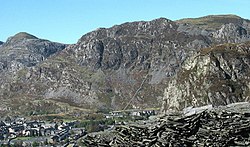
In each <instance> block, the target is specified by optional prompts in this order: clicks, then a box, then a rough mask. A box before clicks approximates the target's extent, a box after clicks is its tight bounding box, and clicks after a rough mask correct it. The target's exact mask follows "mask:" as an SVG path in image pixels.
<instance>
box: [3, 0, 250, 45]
mask: <svg viewBox="0 0 250 147" xmlns="http://www.w3.org/2000/svg"><path fill="white" fill-rule="evenodd" d="M249 6H250V0H0V22H1V23H0V41H6V39H7V38H8V37H10V36H13V35H15V34H16V33H18V32H28V33H30V34H32V35H35V36H37V37H39V38H43V39H48V40H51V41H55V42H61V43H67V44H72V43H76V42H77V40H78V39H79V38H80V37H81V36H82V35H84V34H86V33H88V32H90V31H93V30H95V29H97V28H100V27H105V28H108V27H112V26H113V25H117V24H121V23H125V22H131V21H139V20H146V21H149V20H152V19H156V18H159V17H165V18H168V19H171V20H178V19H181V18H194V17H201V16H206V15H215V14H236V15H238V16H241V17H243V18H246V19H250V13H249V12H250V11H249Z"/></svg>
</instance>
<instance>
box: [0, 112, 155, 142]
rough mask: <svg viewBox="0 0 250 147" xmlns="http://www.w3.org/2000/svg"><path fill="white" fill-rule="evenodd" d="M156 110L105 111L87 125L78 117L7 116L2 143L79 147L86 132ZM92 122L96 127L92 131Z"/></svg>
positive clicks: (1, 125)
mask: <svg viewBox="0 0 250 147" xmlns="http://www.w3.org/2000/svg"><path fill="white" fill-rule="evenodd" d="M156 113H157V112H156V111H155V110H126V111H111V112H109V113H108V114H103V120H102V121H97V123H95V124H91V122H92V120H90V121H89V123H88V124H87V123H84V125H81V124H83V123H82V122H79V121H77V120H76V121H68V122H64V121H63V120H61V121H42V120H27V119H26V118H25V117H15V118H12V119H10V118H8V117H7V118H5V119H2V120H1V121H0V146H52V145H53V146H65V147H66V146H69V145H71V146H77V141H78V139H79V138H81V137H83V136H84V135H86V134H87V133H90V132H95V131H104V130H105V129H110V128H113V127H114V126H115V125H119V124H121V123H126V121H130V120H132V119H147V118H148V117H149V116H152V115H156ZM117 120H120V121H117ZM106 122H108V123H106ZM93 123H94V122H93ZM89 125H95V126H97V127H95V129H92V130H90V129H88V127H89ZM86 128H87V129H88V130H87V129H86Z"/></svg>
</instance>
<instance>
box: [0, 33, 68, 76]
mask: <svg viewBox="0 0 250 147" xmlns="http://www.w3.org/2000/svg"><path fill="white" fill-rule="evenodd" d="M65 47H66V45H64V44H60V43H54V42H50V41H48V40H43V39H39V38H37V37H35V36H33V35H31V34H28V33H25V32H21V33H18V34H16V35H14V36H12V37H10V38H8V39H7V41H6V42H5V43H3V44H2V46H1V47H0V54H1V55H0V64H1V66H0V72H2V71H5V70H6V71H16V70H18V69H20V68H22V67H32V66H35V65H36V64H37V63H39V62H41V61H43V60H44V59H46V58H48V57H49V56H51V55H52V54H54V53H56V52H58V51H61V50H62V49H64V48H65Z"/></svg>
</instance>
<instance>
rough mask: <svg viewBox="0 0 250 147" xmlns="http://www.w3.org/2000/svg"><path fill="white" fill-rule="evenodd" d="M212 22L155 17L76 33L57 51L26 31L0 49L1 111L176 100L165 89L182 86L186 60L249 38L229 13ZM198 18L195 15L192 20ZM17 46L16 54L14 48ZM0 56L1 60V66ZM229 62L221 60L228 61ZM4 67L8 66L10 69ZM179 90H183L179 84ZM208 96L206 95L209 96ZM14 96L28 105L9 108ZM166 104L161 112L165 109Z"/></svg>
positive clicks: (138, 105)
mask: <svg viewBox="0 0 250 147" xmlns="http://www.w3.org/2000/svg"><path fill="white" fill-rule="evenodd" d="M214 17H215V16H213V17H212V18H210V19H211V21H209V22H210V23H211V22H213V21H214V22H213V23H216V25H206V26H202V25H199V24H197V23H195V21H189V22H185V21H183V20H182V21H176V22H174V21H171V20H168V19H165V18H160V19H156V20H152V21H148V22H146V21H139V22H131V23H124V24H121V25H116V26H113V27H111V28H107V29H105V28H100V29H97V30H95V31H93V32H90V33H88V34H85V35H83V36H82V37H81V38H80V39H79V41H78V42H77V43H76V44H72V45H68V46H67V47H66V48H65V49H63V48H64V47H65V45H62V44H57V43H51V42H48V41H46V40H40V39H37V38H36V37H35V36H32V35H29V34H25V33H23V34H21V35H20V34H19V35H16V37H14V39H13V38H10V39H9V40H8V41H7V42H6V43H4V44H3V45H2V46H1V47H0V51H1V52H3V53H5V52H7V53H5V54H3V55H4V57H2V58H1V60H2V59H4V60H3V65H4V66H3V68H2V70H3V71H4V70H7V71H11V72H8V73H9V74H8V76H5V78H4V80H2V85H5V86H2V87H1V88H0V93H2V96H3V97H5V98H6V102H5V103H3V104H2V105H3V106H2V107H3V108H4V110H7V109H15V110H14V111H19V110H21V109H22V110H25V111H29V110H33V109H35V110H34V111H38V110H36V108H37V109H38V108H39V110H42V111H48V112H55V113H56V112H60V111H62V109H63V108H64V107H65V105H66V106H67V108H87V109H124V108H146V107H161V105H162V99H163V98H165V100H168V99H170V98H171V97H172V96H173V95H175V96H176V95H178V98H176V99H178V100H176V101H178V103H179V99H182V98H183V95H184V94H182V93H183V92H182V91H183V90H182V91H181V92H178V90H171V84H172V85H173V86H172V88H173V87H174V88H179V87H178V85H179V84H182V83H181V82H179V81H180V80H182V78H179V77H181V76H180V74H181V73H182V72H183V68H186V64H188V61H190V62H191V61H192V60H193V59H192V58H194V56H193V55H198V54H199V53H200V52H201V51H203V50H205V49H207V50H209V48H210V47H211V46H214V45H216V44H221V43H240V42H245V41H247V40H249V39H250V38H249V30H250V29H249V21H248V20H244V19H242V18H239V17H237V21H235V19H236V18H234V17H235V16H224V17H225V18H223V21H222V22H221V21H218V19H214ZM216 17H219V16H216ZM219 18H221V17H219ZM202 20H203V18H199V22H201V21H202ZM225 20H226V21H225ZM203 21H204V20H203ZM216 21H218V23H217V22H216ZM224 22H226V23H224ZM213 23H212V24H213ZM218 24H219V25H218ZM20 36H21V37H20ZM19 38H25V39H21V40H20V39H19ZM20 46H21V48H23V49H21V50H19V48H20ZM236 46H237V45H236ZM204 48H205V49H204ZM210 49H211V48H210ZM12 53H15V54H14V55H12ZM34 54H35V55H34ZM10 55H11V56H10ZM5 56H7V57H5ZM10 57H12V58H10ZM5 58H7V59H6V60H7V61H8V62H4V61H5ZM230 58H231V56H229V57H228V61H230V62H231V60H230ZM186 59H187V60H186ZM232 59H233V58H232ZM196 60H198V59H196V58H195V61H196ZM199 60H203V59H199ZM12 62H14V63H15V64H14V65H15V66H13V65H12V64H10V63H12ZM206 62H208V61H207V60H206ZM206 62H205V63H206ZM237 62H240V61H237ZM4 63H8V64H4ZM182 64H183V65H182ZM195 64H196V63H195ZM197 64H198V61H197ZM199 64H200V63H199ZM242 64H243V63H242ZM182 66H183V67H182ZM180 67H182V68H181V70H180ZM201 67H203V66H202V65H201ZM179 70H180V71H179ZM187 70H188V71H189V70H190V71H191V69H187ZM12 71H15V72H12ZM5 73H6V72H5ZM176 73H178V74H177V75H176ZM12 77H13V78H12ZM209 78H211V77H209ZM187 80H190V79H189V78H187ZM211 81H212V80H211ZM193 85H195V84H194V83H193ZM183 86H184V89H185V88H187V87H185V86H187V85H183ZM166 87H167V88H166ZM196 87H199V86H198V85H197V86H196ZM165 88H166V90H165ZM195 90H196V89H194V90H193V91H195ZM168 91H171V92H172V94H170V93H169V92H168ZM174 91H175V93H174ZM184 91H185V90H184ZM197 93H199V92H197ZM211 94H212V96H210V97H211V98H212V97H213V98H214V99H217V97H216V95H213V93H211ZM168 95H169V96H168ZM179 95H180V97H179ZM198 95H199V94H198ZM200 95H203V93H202V94H200ZM185 96H186V95H185ZM194 97H196V96H194ZM200 97H203V96H200ZM225 97H226V96H225ZM232 97H233V96H232ZM7 98H8V99H7ZM213 98H212V99H213ZM20 99H21V100H23V102H27V100H28V101H29V102H30V104H29V105H28V106H24V105H23V102H20V103H18V104H15V105H14V104H11V102H12V101H15V100H20ZM231 99H233V98H230V101H238V100H241V99H242V98H240V97H237V96H235V98H234V100H231ZM197 100H199V101H202V102H197V105H198V104H199V105H202V104H204V103H207V101H206V102H204V99H202V100H200V98H198V97H197ZM170 101H171V102H175V101H172V100H170ZM188 101H189V100H188ZM215 101H217V100H211V101H209V102H213V103H214V102H215ZM168 103H169V102H168ZM168 103H167V104H166V105H167V106H166V107H165V106H164V109H168V108H170V107H172V106H171V105H170V104H168ZM176 103H177V102H176ZM186 103H188V102H186ZM220 103H221V104H222V102H220ZM48 104H51V105H48ZM190 104H191V103H190ZM180 105H181V106H182V104H180ZM47 106H48V108H47ZM181 106H180V107H181ZM174 107H176V105H174ZM24 108H25V109H24ZM45 108H46V109H45Z"/></svg>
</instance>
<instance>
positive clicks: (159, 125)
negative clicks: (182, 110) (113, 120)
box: [83, 104, 250, 146]
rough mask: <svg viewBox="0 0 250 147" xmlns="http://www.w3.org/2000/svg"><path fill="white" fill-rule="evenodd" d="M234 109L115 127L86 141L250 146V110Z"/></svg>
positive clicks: (114, 144) (133, 143) (101, 144)
mask: <svg viewBox="0 0 250 147" xmlns="http://www.w3.org/2000/svg"><path fill="white" fill-rule="evenodd" d="M248 105H249V104H248ZM231 108H232V107H230V108H223V109H212V110H204V111H202V112H198V113H195V114H192V115H189V116H183V115H181V114H176V115H173V114H172V115H168V116H164V117H162V118H159V119H157V120H154V121H148V122H146V123H144V124H130V125H127V126H125V125H121V126H116V128H115V130H113V131H111V132H109V133H107V132H106V133H99V134H95V135H87V136H85V137H84V139H83V142H84V144H86V145H87V146H250V137H249V135H250V113H249V112H247V111H245V112H242V111H238V110H237V111H238V112H236V111H234V110H235V109H233V110H232V109H231ZM237 108H238V106H237ZM247 108H249V107H245V110H247Z"/></svg>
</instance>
